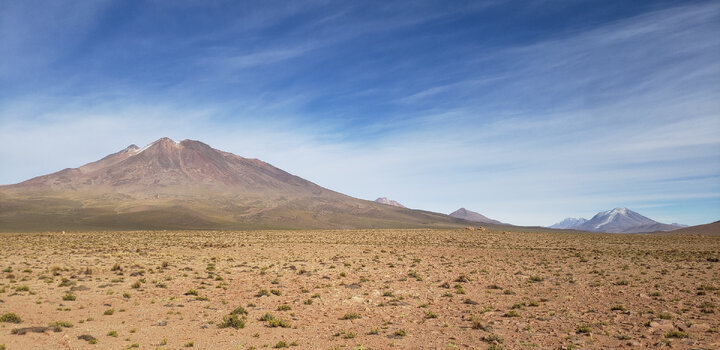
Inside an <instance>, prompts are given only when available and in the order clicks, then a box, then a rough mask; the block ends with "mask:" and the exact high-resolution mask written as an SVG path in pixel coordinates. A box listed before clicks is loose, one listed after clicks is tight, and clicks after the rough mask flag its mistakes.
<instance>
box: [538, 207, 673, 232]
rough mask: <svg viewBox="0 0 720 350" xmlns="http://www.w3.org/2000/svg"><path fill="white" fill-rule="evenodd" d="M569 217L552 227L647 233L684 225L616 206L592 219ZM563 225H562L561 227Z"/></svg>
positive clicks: (670, 229)
mask: <svg viewBox="0 0 720 350" xmlns="http://www.w3.org/2000/svg"><path fill="white" fill-rule="evenodd" d="M582 220H584V219H583V218H580V219H575V218H567V219H565V220H563V221H561V222H559V223H556V224H554V225H552V226H550V228H562V229H573V230H580V231H590V232H607V233H645V232H655V231H672V230H676V229H679V228H682V227H683V226H680V225H678V224H673V225H668V224H663V223H660V222H657V221H655V220H652V219H650V218H648V217H646V216H643V215H641V214H639V213H637V212H634V211H632V210H630V209H628V208H620V207H618V208H614V209H611V210H606V211H601V212H599V213H597V214H595V215H594V216H593V217H592V218H591V219H590V220H585V221H582ZM561 226H562V227H561Z"/></svg>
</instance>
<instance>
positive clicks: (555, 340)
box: [0, 230, 720, 349]
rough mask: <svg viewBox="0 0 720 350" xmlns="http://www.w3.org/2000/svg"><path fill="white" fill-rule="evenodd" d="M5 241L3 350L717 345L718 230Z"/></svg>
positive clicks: (0, 255) (0, 261)
mask: <svg viewBox="0 0 720 350" xmlns="http://www.w3.org/2000/svg"><path fill="white" fill-rule="evenodd" d="M0 248H1V252H0V270H1V271H2V272H1V273H0V317H2V318H1V320H3V321H4V322H0V344H2V345H0V349H3V347H2V346H3V345H4V346H5V349H84V348H88V349H125V348H141V349H154V348H159V349H184V348H190V347H193V348H200V349H253V348H257V349H260V348H263V347H267V348H273V347H282V346H288V347H290V348H293V347H294V348H310V349H335V348H338V349H370V348H372V349H387V348H391V347H395V348H402V349H406V348H437V349H453V348H475V349H487V348H496V349H498V348H505V349H525V348H527V349H530V348H541V349H548V348H550V349H557V348H566V349H571V348H578V349H589V348H622V347H625V348H641V347H652V348H655V347H658V346H666V345H668V346H671V347H672V348H706V349H718V348H720V334H719V333H718V329H720V308H719V307H718V305H720V300H719V297H720V292H719V291H718V289H717V288H718V287H720V262H718V258H720V237H705V236H672V235H667V236H666V235H663V236H653V235H604V234H558V233H504V232H493V231H478V230H472V231H471V230H454V231H446V230H360V231H252V232H193V231H183V232H93V233H42V234H0ZM73 299H74V300H73ZM240 306H242V309H238V311H237V312H236V313H235V315H234V316H230V315H231V313H232V312H233V310H235V309H236V308H238V307H240ZM110 310H112V312H111V311H110ZM245 312H246V313H245ZM266 313H270V314H272V316H273V318H274V321H272V320H271V321H263V320H261V318H262V317H263V315H265V314H266ZM8 314H15V315H17V317H19V318H20V320H21V322H20V323H13V322H12V321H17V320H16V319H14V318H13V317H12V315H8ZM224 318H225V320H229V321H230V322H228V323H229V324H226V326H229V327H224V328H223V327H222V326H223V323H224V321H223V320H224ZM8 321H9V322H8ZM243 321H244V325H243V326H244V327H242V328H238V329H236V328H234V327H232V325H235V326H238V327H239V326H241V325H242V324H243ZM49 325H52V326H50V327H48V326H49ZM273 326H274V327H273ZM29 327H36V328H29ZM83 336H85V337H83ZM79 337H82V338H85V339H81V338H79ZM93 339H94V340H93ZM283 342H284V343H283Z"/></svg>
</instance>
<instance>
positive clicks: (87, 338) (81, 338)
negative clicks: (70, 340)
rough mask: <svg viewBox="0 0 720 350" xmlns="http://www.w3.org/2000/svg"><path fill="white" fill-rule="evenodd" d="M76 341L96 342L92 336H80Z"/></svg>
mask: <svg viewBox="0 0 720 350" xmlns="http://www.w3.org/2000/svg"><path fill="white" fill-rule="evenodd" d="M78 339H80V340H85V341H91V340H97V339H96V338H95V337H93V336H92V335H90V334H83V335H80V336H78Z"/></svg>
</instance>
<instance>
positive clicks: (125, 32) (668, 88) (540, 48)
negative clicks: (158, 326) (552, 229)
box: [0, 0, 720, 225]
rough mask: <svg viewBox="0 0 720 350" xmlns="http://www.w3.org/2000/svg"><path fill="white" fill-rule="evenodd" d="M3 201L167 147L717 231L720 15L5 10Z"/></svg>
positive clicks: (375, 8)
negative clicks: (141, 149) (180, 144)
mask: <svg viewBox="0 0 720 350" xmlns="http://www.w3.org/2000/svg"><path fill="white" fill-rule="evenodd" d="M0 56H2V59H1V61H0V139H2V141H3V144H4V147H2V148H0V183H4V184H8V183H16V182H19V181H22V180H25V179H28V178H31V177H34V176H37V175H41V174H46V173H50V172H54V171H57V170H60V169H62V168H66V167H77V166H80V165H82V164H84V163H87V162H90V161H93V160H97V159H99V158H101V157H103V156H105V155H107V154H110V153H113V152H116V151H118V150H120V149H123V148H124V147H126V146H128V145H129V144H133V143H134V144H138V145H140V146H142V145H144V144H147V143H149V142H152V141H154V140H155V139H158V138H160V137H162V136H168V137H171V138H173V139H175V140H182V139H196V140H200V141H203V142H205V143H208V144H210V145H211V146H213V147H215V148H218V149H222V150H225V151H229V152H233V153H235V154H238V155H241V156H244V157H249V158H259V159H262V160H264V161H267V162H269V163H271V164H273V165H275V166H277V167H279V168H282V169H284V170H287V171H289V172H291V173H293V174H296V175H299V176H301V177H304V178H306V179H309V180H311V181H313V182H316V183H318V184H320V185H322V186H324V187H327V188H330V189H333V190H336V191H339V192H342V193H346V194H349V195H352V196H355V197H359V198H365V199H371V200H372V199H375V198H376V197H380V196H386V197H389V198H392V199H395V200H398V201H399V202H401V203H403V204H405V205H406V206H409V207H411V208H421V209H427V210H432V211H438V212H444V213H449V212H451V211H454V210H455V209H457V208H459V207H466V208H468V209H470V210H475V211H478V212H481V213H483V214H485V215H487V216H489V217H491V218H495V219H498V220H501V221H504V222H510V223H514V224H522V225H550V224H552V223H554V222H557V221H560V220H561V219H563V218H565V217H568V216H573V217H579V216H583V217H586V218H588V217H591V216H592V215H594V214H595V213H597V212H598V211H601V210H607V209H611V208H614V207H628V208H630V209H633V210H635V211H638V212H640V213H642V214H644V215H646V216H649V217H650V218H653V219H656V220H659V221H663V222H680V223H685V224H701V223H708V222H712V221H716V220H718V219H720V3H718V2H712V1H682V2H678V1H570V0H565V1H561V0H557V1H553V0H547V1H534V2H530V1H504V0H496V1H486V2H482V1H477V2H466V1H449V2H448V1H411V2H389V1H377V2H375V1H290V2H288V1H280V2H275V1H257V2H250V1H243V2H237V1H227V2H225V1H182V0H181V1H169V0H168V1H146V2H136V1H76V2H70V3H63V2H46V1H32V0H29V1H3V2H0Z"/></svg>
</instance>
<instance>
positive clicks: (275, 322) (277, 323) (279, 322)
mask: <svg viewBox="0 0 720 350" xmlns="http://www.w3.org/2000/svg"><path fill="white" fill-rule="evenodd" d="M268 326H270V327H272V328H276V327H281V328H290V327H292V325H291V324H290V322H289V321H287V320H284V319H280V318H274V319H271V320H268Z"/></svg>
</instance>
